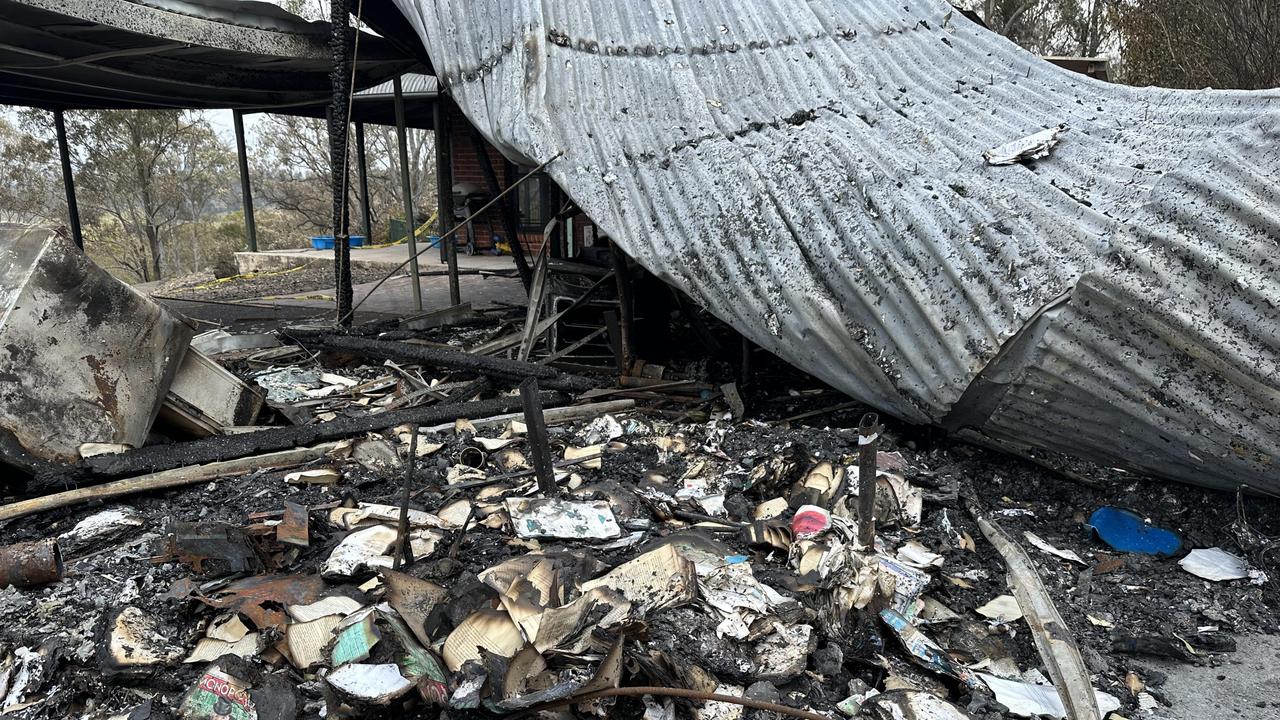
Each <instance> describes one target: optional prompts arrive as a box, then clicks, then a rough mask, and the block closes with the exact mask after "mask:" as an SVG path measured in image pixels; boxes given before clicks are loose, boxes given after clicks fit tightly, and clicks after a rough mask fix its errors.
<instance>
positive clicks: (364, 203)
mask: <svg viewBox="0 0 1280 720" xmlns="http://www.w3.org/2000/svg"><path fill="white" fill-rule="evenodd" d="M356 174H357V175H358V176H359V178H360V214H361V218H360V219H361V221H362V225H363V228H362V229H363V230H364V237H365V240H366V241H368V242H369V243H370V244H372V243H373V221H372V220H371V219H370V217H371V216H370V213H369V164H368V162H367V161H366V160H365V153H364V123H362V122H358V123H356Z"/></svg>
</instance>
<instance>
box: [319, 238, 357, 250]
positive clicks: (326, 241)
mask: <svg viewBox="0 0 1280 720" xmlns="http://www.w3.org/2000/svg"><path fill="white" fill-rule="evenodd" d="M347 245H348V246H350V247H360V246H362V245H364V236H363V235H351V236H349V238H348V240H347ZM311 247H313V248H315V249H316V250H332V249H333V236H332V235H313V236H312V237H311Z"/></svg>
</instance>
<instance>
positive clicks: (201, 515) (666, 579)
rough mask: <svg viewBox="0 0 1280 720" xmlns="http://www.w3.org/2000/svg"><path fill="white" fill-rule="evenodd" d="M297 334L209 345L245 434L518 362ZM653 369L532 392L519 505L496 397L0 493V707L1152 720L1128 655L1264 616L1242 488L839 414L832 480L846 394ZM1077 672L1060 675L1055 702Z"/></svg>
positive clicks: (1265, 599)
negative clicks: (413, 417)
mask: <svg viewBox="0 0 1280 720" xmlns="http://www.w3.org/2000/svg"><path fill="white" fill-rule="evenodd" d="M384 329H385V328H384ZM419 334H420V335H422V336H424V337H428V338H430V340H431V341H433V342H436V343H438V344H439V345H442V346H444V345H448V344H449V343H448V340H450V339H454V340H455V341H456V339H457V337H458V336H459V335H462V334H465V335H466V336H467V342H465V343H459V344H458V345H457V346H466V345H474V344H476V343H483V342H485V341H486V340H489V339H490V338H489V337H487V336H486V334H485V333H484V332H483V331H482V330H477V328H476V327H475V326H469V327H468V328H466V329H465V330H460V329H459V328H448V327H446V328H441V329H437V330H435V331H432V332H430V333H419ZM494 334H498V335H500V334H501V333H500V331H499V332H493V331H490V332H489V333H488V335H494ZM307 337H308V336H307V335H306V333H301V332H299V333H296V334H294V335H290V334H288V333H284V334H282V335H281V345H280V346H278V347H270V348H265V349H264V348H263V347H262V343H261V339H260V338H259V339H255V340H254V342H252V343H247V344H251V345H255V346H256V347H252V348H241V349H232V350H229V351H227V352H226V353H223V354H220V355H216V356H214V357H215V358H216V359H218V360H220V361H222V362H223V363H225V365H226V366H227V367H228V368H229V369H231V370H233V371H234V372H236V373H237V374H238V375H239V376H240V377H241V378H242V379H244V380H246V381H248V382H249V383H251V384H256V385H258V386H260V387H261V388H262V391H263V396H264V398H265V402H266V406H267V408H266V409H264V411H263V418H264V420H265V421H272V415H271V413H272V411H273V410H274V411H275V412H278V413H282V414H284V415H287V416H288V418H289V419H290V420H291V421H292V422H294V423H301V426H300V427H302V428H307V427H312V426H324V425H326V424H332V423H335V422H337V421H340V420H348V421H349V420H353V419H364V420H370V421H372V420H376V419H377V418H378V417H379V416H380V415H384V414H387V413H392V412H398V411H403V410H405V409H412V408H420V409H424V410H425V409H427V408H431V407H436V408H438V409H440V410H444V411H447V410H448V408H451V407H455V406H456V407H462V406H463V404H465V403H474V402H477V401H483V400H484V399H485V398H486V397H488V396H491V397H492V398H502V397H507V396H510V394H511V393H513V392H514V389H513V382H514V381H515V380H517V379H518V377H516V376H514V375H513V374H512V373H513V372H514V370H511V369H510V368H507V371H506V372H505V373H501V372H500V373H496V374H491V375H481V374H478V373H479V372H480V371H478V370H477V369H476V367H475V366H474V365H470V366H467V365H461V366H449V365H447V364H442V365H434V364H433V365H427V364H421V363H414V362H411V361H399V360H396V359H395V358H391V359H386V358H387V356H388V355H392V354H394V353H393V352H391V351H390V350H389V349H388V348H391V350H394V347H393V345H394V343H393V342H391V341H384V342H383V343H381V344H379V345H378V346H377V352H376V353H374V355H375V356H376V357H377V358H378V359H376V360H371V359H369V358H366V357H363V356H362V355H361V354H360V353H359V352H358V351H357V350H352V349H349V348H355V347H357V346H358V344H359V343H357V342H351V343H342V344H341V345H342V347H343V349H342V350H341V352H314V351H315V350H317V349H318V348H314V347H309V346H308V343H307V340H306V339H301V338H307ZM357 337H358V336H357ZM220 342H222V343H226V338H223V339H222V340H221V341H220ZM235 344H236V343H234V342H232V343H230V345H233V346H234V345H235ZM333 344H334V345H337V343H333ZM405 355H407V356H410V357H412V356H413V355H415V352H413V351H412V349H410V350H409V351H406V352H405ZM431 357H432V358H433V359H435V360H436V361H437V362H441V363H449V362H452V356H451V355H449V354H447V353H437V354H434V355H431ZM495 360H496V359H495ZM503 362H510V363H515V362H516V361H503ZM529 365H530V368H534V367H536V368H543V369H544V370H545V371H547V372H553V373H554V372H559V371H555V370H551V369H550V368H549V366H547V365H535V364H532V363H530V364H529ZM491 366H494V363H493V362H486V364H484V366H483V367H484V368H490V367H491ZM518 367H519V366H518V365H512V366H511V368H518ZM541 372H543V370H532V369H529V370H527V371H526V376H528V375H536V374H537V373H541ZM760 372H765V371H763V370H762V371H760ZM662 375H663V376H664V377H661V378H659V379H654V378H649V380H656V381H653V382H648V383H646V384H643V387H639V385H641V384H640V383H635V385H637V387H626V386H624V387H606V386H608V385H612V384H613V383H609V382H605V381H601V382H599V383H598V384H600V385H601V388H600V389H598V390H589V391H586V392H582V393H579V397H578V399H577V400H576V401H575V400H574V399H573V398H571V397H568V396H564V395H558V396H552V395H547V396H545V399H546V403H545V409H544V412H543V420H544V421H545V423H546V426H547V427H546V432H547V438H548V442H547V446H546V449H547V450H548V451H549V453H550V455H551V459H552V461H553V462H552V470H553V477H554V483H555V485H554V491H553V492H551V493H545V492H543V490H542V489H540V487H539V482H538V478H537V474H536V472H535V470H534V469H533V461H532V458H533V456H534V454H535V448H534V447H532V445H531V443H532V441H531V439H530V438H531V433H530V432H529V423H528V421H529V419H530V418H528V417H526V416H525V415H523V413H522V412H521V411H520V410H519V409H518V408H519V403H518V398H516V400H517V402H516V403H515V404H513V405H512V408H513V409H512V410H511V411H510V412H506V413H494V414H490V415H486V416H478V415H476V416H472V417H459V416H457V415H456V414H455V415H451V416H450V417H449V419H448V420H447V421H440V422H432V423H431V424H419V423H412V422H410V423H395V424H381V425H379V424H378V423H371V424H370V425H368V426H367V428H365V429H364V430H361V431H360V432H355V433H352V434H350V435H349V436H348V437H344V438H341V439H333V438H327V439H325V440H324V441H322V442H320V443H318V444H316V445H315V446H313V447H311V448H304V449H303V450H307V451H308V452H306V453H304V454H301V455H299V454H297V453H298V450H299V449H293V450H287V451H286V450H279V449H270V450H269V451H268V452H267V453H266V454H265V455H263V456H262V457H264V458H265V459H263V460H262V461H261V462H260V463H256V464H255V461H254V456H252V455H251V456H250V457H249V458H248V460H247V462H248V464H244V463H245V462H246V460H245V458H235V457H226V458H223V459H221V460H219V461H217V462H215V463H213V465H216V466H218V467H220V468H223V470H219V471H217V472H211V471H209V470H208V469H207V468H208V467H209V465H207V464H205V465H201V466H197V467H203V468H205V470H203V471H199V472H197V471H196V470H193V469H191V468H189V467H187V466H185V465H178V466H175V467H172V468H168V469H164V470H157V471H154V472H151V473H146V474H143V475H141V476H140V477H135V478H132V479H125V480H120V479H115V480H112V481H110V482H107V483H105V484H102V485H93V486H87V487H83V488H80V489H79V491H78V492H80V493H81V494H80V495H76V496H63V498H62V499H61V500H59V501H57V502H56V503H52V504H48V505H46V506H42V507H36V508H32V507H31V506H22V507H23V512H22V513H21V515H20V516H21V517H22V518H23V519H21V520H16V521H11V522H9V523H8V525H7V527H6V528H5V529H4V530H3V532H2V533H0V542H2V543H3V544H4V545H5V546H6V549H3V550H0V558H4V557H7V556H6V554H5V553H6V552H7V548H8V547H10V546H14V545H16V544H18V543H21V542H26V541H35V540H47V539H55V540H56V542H57V543H58V545H59V546H60V548H61V551H62V557H61V560H62V565H61V567H60V568H59V569H58V571H57V572H56V573H54V574H52V575H48V574H46V575H45V576H37V575H30V577H36V578H37V581H38V582H42V583H44V584H42V585H39V584H34V583H33V582H28V581H25V580H24V581H23V582H15V583H14V585H13V586H11V587H7V588H5V589H3V590H0V613H3V616H4V617H5V618H6V622H5V623H3V625H2V626H0V712H3V713H5V716H6V717H15V718H65V717H76V718H109V717H128V718H190V719H196V718H199V719H205V718H263V719H267V718H390V717H453V718H459V717H504V716H509V717H524V716H527V715H528V714H529V713H531V712H535V713H541V716H543V717H552V716H553V715H559V716H560V717H568V716H575V717H618V718H642V717H643V718H651V719H658V718H684V717H695V718H705V719H711V718H717V719H718V718H729V719H738V718H741V719H743V720H747V719H749V718H765V717H777V716H794V717H809V718H812V717H823V718H840V717H866V718H900V717H912V718H930V719H939V718H1004V717H1018V716H1023V717H1031V716H1039V715H1043V716H1049V717H1052V716H1058V717H1067V716H1068V712H1070V713H1071V714H1072V716H1074V717H1088V716H1089V715H1088V714H1087V713H1089V712H1096V713H1097V715H1096V716H1097V717H1105V716H1107V714H1108V713H1116V716H1122V717H1128V718H1135V717H1151V718H1155V717H1166V716H1168V715H1169V714H1174V715H1175V716H1176V713H1175V711H1174V709H1171V708H1168V707H1167V706H1166V703H1167V702H1168V696H1167V695H1166V693H1165V692H1164V690H1163V689H1162V687H1163V685H1162V684H1163V683H1164V682H1165V680H1166V678H1165V677H1164V676H1162V675H1161V674H1160V673H1158V672H1154V671H1152V670H1150V669H1149V666H1148V665H1146V664H1145V658H1148V657H1151V656H1158V657H1164V658H1175V659H1177V660H1179V661H1182V662H1187V663H1198V664H1218V663H1223V662H1226V661H1227V659H1229V658H1230V653H1231V652H1232V651H1233V650H1234V648H1235V644H1236V642H1237V641H1238V640H1237V639H1238V638H1240V637H1241V636H1242V635H1243V634H1246V633H1258V632H1261V633H1272V634H1274V633H1277V632H1280V619H1278V616H1277V612H1276V608H1275V605H1276V594H1275V584H1274V582H1273V578H1274V576H1275V573H1276V572H1277V565H1276V563H1275V561H1276V556H1277V552H1280V551H1277V550H1276V547H1277V545H1276V540H1275V538H1274V537H1273V536H1275V535H1280V528H1277V527H1276V526H1275V525H1276V520H1275V518H1276V517H1277V515H1276V514H1275V503H1274V502H1272V501H1270V500H1265V499H1260V498H1247V499H1246V500H1245V501H1243V502H1241V503H1240V504H1239V507H1237V498H1235V497H1232V496H1229V495H1224V494H1222V493H1216V492H1213V491H1208V490H1202V489H1196V488H1191V487H1184V486H1179V485H1170V484H1168V483H1156V482H1150V481H1146V480H1140V479H1132V478H1126V477H1124V476H1123V475H1122V474H1116V473H1105V474H1089V475H1087V478H1086V479H1089V480H1090V481H1091V484H1089V485H1082V484H1079V483H1075V482H1072V481H1069V480H1065V479H1063V477H1061V476H1058V475H1054V474H1051V473H1049V472H1047V471H1045V470H1042V469H1040V468H1037V467H1035V466H1033V465H1030V464H1028V463H1026V462H1023V461H1020V460H1015V459H1011V458H1008V457H1003V456H999V455H995V454H993V453H991V452H989V451H986V450H981V449H975V448H973V447H970V446H966V445H963V444H956V443H953V442H951V441H948V440H945V439H938V438H932V437H929V436H928V435H927V434H920V433H919V432H918V431H916V430H914V429H912V428H909V427H904V426H890V427H889V428H888V429H886V430H884V431H883V432H882V433H879V434H878V435H876V436H875V437H874V439H873V440H872V442H873V443H874V445H873V446H872V449H873V450H875V452H874V454H873V455H872V456H871V457H872V458H873V461H874V465H875V472H874V483H864V482H862V480H864V479H869V478H871V477H872V476H873V474H871V473H869V472H865V471H864V469H863V467H860V449H861V448H863V447H866V441H867V438H868V437H869V436H868V434H867V433H868V430H867V428H868V427H869V426H868V425H866V424H863V425H862V426H861V428H860V426H859V425H860V424H859V418H860V417H861V413H862V410H861V409H860V408H849V407H847V406H844V405H842V404H841V403H839V402H838V398H834V397H829V396H828V395H826V394H824V391H822V390H820V389H817V388H815V387H813V383H812V381H810V380H808V379H807V378H803V377H796V376H794V375H790V376H785V375H783V376H778V377H777V378H775V381H776V382H760V383H755V384H750V385H747V386H745V390H743V391H742V392H741V395H738V392H739V390H738V388H737V387H736V386H735V388H734V398H733V399H732V400H731V399H730V398H729V397H726V394H725V393H723V392H721V391H718V390H717V389H716V388H718V382H717V380H720V379H723V378H716V377H715V373H714V372H708V371H707V370H706V366H705V365H703V366H693V365H690V366H685V367H684V368H679V369H674V368H668V369H667V370H665V371H664V373H662ZM545 376H546V377H550V375H545ZM636 379H638V378H631V380H636ZM744 400H745V405H746V407H748V408H750V419H746V420H743V419H740V418H738V419H735V415H736V414H740V413H741V412H742V410H741V409H740V408H735V407H734V406H735V405H739V404H740V403H742V402H743V401H744ZM832 407H835V408H836V409H835V410H834V411H831V408H832ZM797 416H804V417H802V418H801V419H799V420H787V418H795V417H797ZM779 420H784V421H783V422H779ZM274 421H275V422H287V421H285V420H283V419H281V418H276V419H275V420H274ZM824 422H829V423H830V424H829V425H827V424H822V425H811V424H809V423H824ZM415 428H416V430H415ZM231 432H234V433H242V434H246V435H252V434H253V433H254V432H260V431H259V430H255V429H253V428H234V429H232V430H231ZM219 437H226V436H225V435H221V436H219ZM215 439H216V438H215ZM208 442H210V441H209V440H199V439H194V440H176V441H175V442H172V443H171V444H170V445H169V446H167V449H168V451H169V452H171V453H172V454H173V457H175V458H179V459H180V458H183V457H197V456H199V457H203V456H201V455H200V454H199V453H193V452H190V451H189V448H192V447H197V446H198V445H199V444H200V443H208ZM860 443H862V444H861V445H860ZM149 450H150V448H149ZM133 452H138V451H133ZM288 453H293V454H288ZM863 454H865V453H863ZM129 455H130V453H129V452H125V453H121V454H119V456H118V457H119V458H120V459H127V458H128V457H129ZM271 458H276V459H275V460H273V459H271ZM237 463H241V464H237ZM864 467H867V469H869V466H864ZM1081 472H1087V471H1084V470H1082V471H1081ZM157 477H161V478H169V479H171V480H172V479H174V478H177V480H175V481H174V484H173V485H165V484H163V483H155V478H157ZM121 482H133V483H134V485H133V486H132V487H130V488H122V487H121V486H120V485H119V483H121ZM103 488H115V490H112V491H111V493H110V494H109V495H107V496H102V495H95V494H94V493H95V491H101V490H102V489H103ZM868 490H871V492H872V494H873V495H874V497H873V499H872V500H871V501H870V502H869V506H870V507H872V508H873V513H874V525H873V532H874V536H873V537H874V540H873V542H872V543H870V544H868V543H865V542H861V541H860V534H861V533H862V532H864V531H865V528H864V525H865V523H863V522H862V521H863V520H864V517H863V516H862V515H860V510H859V508H860V503H859V500H860V498H861V497H863V493H864V492H866V491H868ZM406 491H407V493H408V498H409V500H408V504H407V505H406V504H405V503H404V502H403V498H404V497H405V492H406ZM55 497H57V496H55ZM46 500H48V499H47V498H46ZM21 502H22V501H18V502H17V503H16V504H18V505H21ZM14 507H15V504H14V503H11V504H10V505H7V506H3V507H0V515H3V516H6V517H19V516H17V515H12V514H10V515H5V513H6V512H11V511H12V508H14ZM980 521H981V522H980ZM1104 521H1105V522H1104ZM1091 522H1092V523H1094V524H1095V525H1096V526H1097V528H1098V529H1097V531H1096V532H1095V531H1093V530H1091V527H1090V525H1089V523H1091ZM992 528H995V529H996V530H997V531H998V532H999V533H1000V534H999V535H998V536H993V535H992V532H993V530H992ZM984 531H985V532H984ZM1168 535H1172V536H1173V537H1174V538H1176V540H1177V543H1178V546H1177V548H1176V549H1175V550H1173V551H1172V552H1167V551H1166V550H1167V549H1168V548H1167V545H1161V544H1160V543H1161V542H1164V541H1167V539H1168ZM998 537H1004V538H1006V539H1007V540H1009V541H1011V542H1012V543H1013V544H1014V545H1016V546H1017V547H1018V548H1020V552H1021V553H1022V554H1023V555H1024V556H1025V557H1026V558H1029V562H1030V565H1029V567H1031V568H1032V569H1033V570H1034V575H1036V576H1038V578H1039V581H1040V583H1028V581H1027V578H1026V577H1025V576H1020V575H1019V574H1018V572H1017V571H1016V568H1015V565H1016V559H1010V557H1009V556H1008V555H1007V553H1006V552H1005V550H1007V548H998V546H997V545H996V544H993V542H996V543H998V542H999V540H997V539H996V538H998ZM1157 546H1158V547H1157ZM3 570H4V568H3V567H0V571H3ZM14 577H19V576H14ZM21 577H24V578H25V577H28V576H27V575H23V576H21ZM55 578H56V579H55ZM1206 578H1209V579H1206ZM1040 584H1042V590H1043V591H1042V592H1041V591H1037V590H1036V588H1035V587H1032V585H1040ZM1046 604H1047V605H1046ZM1046 606H1047V607H1048V608H1050V609H1051V612H1052V613H1056V614H1057V615H1060V624H1059V622H1058V621H1057V620H1049V621H1046V618H1045V617H1044V616H1043V615H1042V613H1043V612H1044V611H1045V607H1046ZM1046 627H1047V628H1049V631H1048V635H1046V636H1045V637H1041V638H1037V632H1038V631H1040V630H1043V629H1044V628H1046ZM1049 636H1051V637H1049ZM1072 653H1074V657H1075V658H1078V667H1074V666H1073V665H1072V661H1071V658H1070V657H1068V655H1071V654H1072ZM1073 667H1074V671H1073ZM1073 672H1074V674H1073ZM1080 683H1083V687H1084V688H1087V690H1085V696H1084V697H1082V696H1081V694H1080V693H1079V692H1075V693H1074V694H1073V692H1072V691H1071V690H1070V689H1069V690H1068V691H1067V692H1062V693H1060V692H1059V691H1058V690H1059V689H1060V688H1070V687H1071V686H1072V684H1076V685H1079V684H1080ZM1075 689H1076V690H1079V688H1078V687H1077V688H1075ZM1074 703H1083V705H1075V704H1074ZM1090 705H1091V708H1092V709H1090V707H1089V706H1090ZM1067 708H1071V710H1070V711H1068V710H1067Z"/></svg>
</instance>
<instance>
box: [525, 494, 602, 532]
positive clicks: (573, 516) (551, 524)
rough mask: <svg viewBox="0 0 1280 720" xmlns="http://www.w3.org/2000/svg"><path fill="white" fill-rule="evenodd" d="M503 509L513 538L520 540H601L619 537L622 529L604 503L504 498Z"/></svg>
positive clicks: (600, 501) (598, 501) (599, 501)
mask: <svg viewBox="0 0 1280 720" xmlns="http://www.w3.org/2000/svg"><path fill="white" fill-rule="evenodd" d="M506 507H507V513H508V514H509V515H510V516H511V525H512V527H514V528H515V531H516V535H518V536H520V537H522V538H534V537H556V538H577V539H604V538H616V537H619V536H621V535H622V528H620V527H618V521H617V520H615V519H614V517H613V509H612V508H610V507H609V503H608V502H606V501H603V500H597V501H591V502H571V501H568V500H558V499H555V498H539V499H535V500H528V499H523V498H507V501H506Z"/></svg>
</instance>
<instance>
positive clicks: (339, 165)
mask: <svg viewBox="0 0 1280 720" xmlns="http://www.w3.org/2000/svg"><path fill="white" fill-rule="evenodd" d="M349 12H350V0H329V28H330V35H329V50H330V52H331V53H332V54H333V70H332V71H331V72H330V74H329V80H330V83H331V85H332V88H333V97H332V98H331V99H330V101H329V110H328V113H327V115H328V120H329V167H330V172H331V173H332V178H333V179H332V185H331V190H332V192H333V276H334V277H333V279H334V284H335V285H336V286H337V292H336V293H335V296H336V297H335V302H336V304H337V308H336V309H337V319H338V323H339V324H341V325H344V326H347V327H350V326H351V319H352V318H351V315H352V313H351V312H350V311H351V299H352V298H351V295H352V293H351V246H350V218H348V217H347V120H348V117H347V114H348V108H349V106H348V105H347V99H348V97H350V94H351V67H352V57H351V56H352V47H351V46H352V40H353V37H354V35H353V33H352V30H351V26H350V25H349V24H348V19H347V16H348V14H349Z"/></svg>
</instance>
